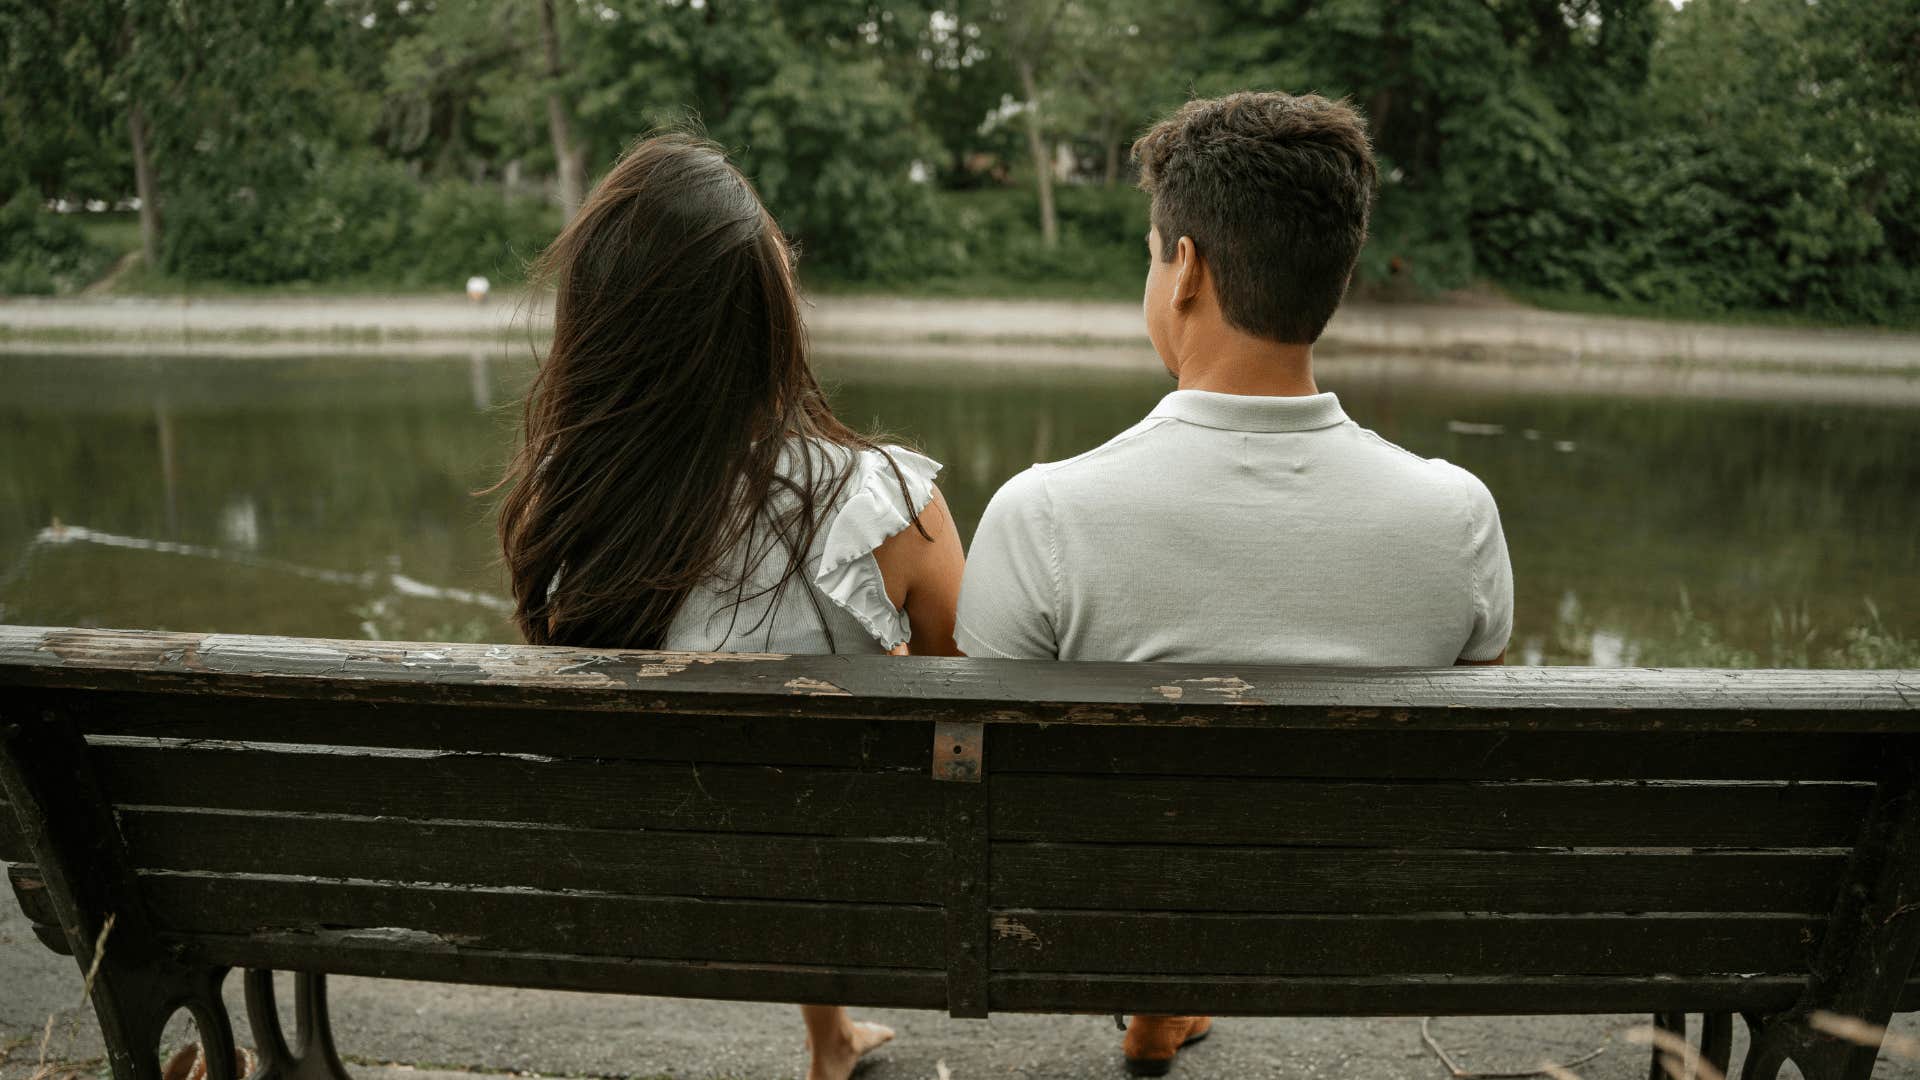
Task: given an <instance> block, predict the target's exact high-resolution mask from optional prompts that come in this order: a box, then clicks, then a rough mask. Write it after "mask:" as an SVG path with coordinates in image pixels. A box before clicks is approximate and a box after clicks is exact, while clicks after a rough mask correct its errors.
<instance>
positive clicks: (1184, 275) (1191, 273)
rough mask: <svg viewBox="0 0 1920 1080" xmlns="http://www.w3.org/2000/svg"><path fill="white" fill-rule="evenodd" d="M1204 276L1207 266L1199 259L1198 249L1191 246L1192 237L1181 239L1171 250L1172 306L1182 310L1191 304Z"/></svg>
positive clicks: (1197, 293)
mask: <svg viewBox="0 0 1920 1080" xmlns="http://www.w3.org/2000/svg"><path fill="white" fill-rule="evenodd" d="M1206 276H1207V264H1206V263H1205V262H1204V261H1202V260H1201V258H1200V249H1199V248H1197V247H1194V246H1193V237H1191V236H1183V237H1181V238H1180V240H1179V242H1178V243H1176V244H1175V245H1174V249H1173V306H1174V307H1177V308H1183V307H1186V306H1187V305H1188V304H1191V303H1193V301H1194V299H1195V298H1196V297H1198V296H1199V295H1200V285H1201V283H1202V282H1203V281H1205V280H1206Z"/></svg>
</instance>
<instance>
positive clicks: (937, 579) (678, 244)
mask: <svg viewBox="0 0 1920 1080" xmlns="http://www.w3.org/2000/svg"><path fill="white" fill-rule="evenodd" d="M535 280H536V281H546V282H549V283H551V285H552V286H553V288H554V294H555V295H554V329H553V344H552V346H551V348H550V350H549V351H548V353H547V356H546V359H545V361H544V362H543V363H542V364H541V366H540V372H539V375H538V377H537V378H536V379H535V380H534V383H533V385H532V388H531V389H530V390H529V392H528V397H527V401H526V407H525V408H526V412H525V432H524V441H523V442H522V444H521V446H520V447H519V450H518V453H517V454H516V456H515V457H514V459H513V462H512V464H511V466H510V467H509V469H508V472H507V476H506V478H505V479H504V480H503V481H502V486H503V487H504V488H505V489H506V495H505V498H504V500H503V502H502V505H501V513H500V542H501V546H502V548H503V549H504V552H505V555H506V563H507V568H508V571H509V573H510V576H511V578H512V585H513V596H514V603H515V605H516V608H515V619H516V621H517V622H518V624H519V626H520V630H521V632H522V633H523V634H524V635H525V636H526V639H527V641H528V642H529V643H532V644H536V645H580V646H595V647H617V648H633V649H673V650H685V651H693V652H779V653H862V652H865V653H874V652H887V651H892V652H901V653H904V652H908V651H911V652H913V653H918V654H937V655H952V654H954V653H955V652H956V649H955V647H954V641H953V622H954V603H955V600H956V598H957V596H958V594H959V590H960V572H961V566H962V561H963V557H962V554H961V549H960V539H959V534H958V533H957V532H956V530H955V528H954V524H953V518H952V516H951V515H950V514H949V513H948V511H947V507H946V503H945V502H944V500H942V498H941V497H940V492H939V490H938V489H937V488H935V487H934V485H933V477H934V474H935V473H937V472H938V471H939V469H940V466H939V465H938V464H937V463H936V462H933V461H931V460H929V459H927V458H925V457H922V456H921V455H919V454H915V453H912V452H911V451H907V450H903V449H900V448H898V447H893V446H881V445H878V444H877V443H875V442H874V441H873V440H872V439H869V438H866V437H864V436H862V435H859V434H857V433H855V432H854V431H852V430H850V429H849V428H848V427H847V426H846V425H844V424H842V423H841V422H840V421H839V420H838V419H837V418H836V417H835V416H834V415H833V411H832V409H831V408H829V406H828V404H827V399H826V396H825V394H823V393H822V392H821V389H820V385H819V383H818V382H817V381H816V380H815V378H814V375H813V371H812V369H811V368H810V367H809V366H808V362H807V347H806V334H805V330H804V328H803V327H802V325H801V321H800V298H799V294H798V291H797V289H796V287H795V283H794V273H793V252H792V249H791V248H790V247H789V246H788V244H787V242H786V240H785V238H784V237H783V236H782V235H781V233H780V228H779V226H778V225H776V224H775V222H774V220H773V217H772V216H771V215H770V214H768V213H767V210H766V208H765V207H764V206H762V205H761V203H760V200H759V197H758V196H757V195H756V194H755V193H754V190H753V188H752V186H751V185H750V184H749V183H748V182H747V180H746V178H745V177H744V176H742V175H741V174H740V172H739V171H738V170H737V169H735V168H734V167H733V166H732V165H731V164H730V163H728V161H727V160H726V158H725V156H724V155H722V154H721V152H720V151H719V150H718V149H716V148H715V147H713V146H711V145H710V144H707V143H705V142H701V141H699V140H696V139H692V138H688V137H685V136H678V135H664V136H659V137H655V138H651V139H647V140H645V141H643V142H641V143H639V144H638V145H636V146H634V147H633V148H632V149H631V150H630V151H629V152H628V153H627V154H626V156H625V157H623V158H622V159H621V160H620V162H619V163H618V164H617V165H615V166H614V168H613V170H612V171H611V172H609V173H608V174H607V176H606V178H605V179H603V180H601V181H600V184H599V186H597V187H596V188H595V189H594V190H593V193H592V194H591V195H590V196H589V197H588V198H587V201H586V204H585V205H584V206H582V207H581V209H580V212H579V213H578V214H577V215H576V216H575V217H574V219H573V221H572V223H571V224H569V225H568V226H567V228H566V230H565V231H564V232H562V233H561V234H560V237H559V238H558V239H557V240H555V241H554V243H553V245H552V246H551V247H550V248H548V249H547V251H546V253H545V254H544V255H543V256H542V257H541V259H540V264H539V266H538V267H536V276H535ZM801 1011H802V1013H803V1015H804V1017H805V1019H806V1025H807V1034H808V1046H809V1048H810V1049H811V1051H812V1055H813V1059H812V1065H811V1067H810V1069H809V1070H808V1077H809V1080H844V1078H845V1077H847V1076H848V1075H850V1074H851V1073H852V1071H853V1068H854V1065H855V1064H856V1063H857V1062H858V1061H859V1059H860V1057H861V1055H863V1054H865V1053H866V1052H867V1051H869V1050H871V1049H873V1048H874V1047H876V1046H878V1045H880V1044H881V1043H884V1042H886V1041H887V1040H888V1039H891V1038H892V1037H893V1032H892V1031H890V1030H888V1029H887V1028H885V1027H882V1026H880V1025H878V1024H869V1023H855V1022H853V1020H852V1019H851V1018H849V1017H848V1015H847V1013H846V1010H845V1009H843V1008H840V1007H838V1006H822V1005H806V1006H802V1007H801Z"/></svg>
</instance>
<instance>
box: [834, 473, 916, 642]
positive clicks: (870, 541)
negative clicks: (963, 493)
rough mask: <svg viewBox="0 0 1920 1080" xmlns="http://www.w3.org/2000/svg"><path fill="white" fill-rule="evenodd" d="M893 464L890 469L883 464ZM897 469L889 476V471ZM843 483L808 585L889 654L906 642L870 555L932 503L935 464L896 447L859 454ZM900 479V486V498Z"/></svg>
mask: <svg viewBox="0 0 1920 1080" xmlns="http://www.w3.org/2000/svg"><path fill="white" fill-rule="evenodd" d="M889 457H891V458H892V459H893V465H889V464H888V463H887V459H888V458H889ZM894 465H897V466H899V469H900V471H899V474H898V476H896V475H895V473H894V469H893V466H894ZM853 468H854V474H853V476H851V477H850V478H849V479H848V480H847V486H846V497H845V498H844V499H843V500H842V501H841V503H840V507H839V509H838V510H837V511H835V513H834V516H833V520H832V521H831V522H829V523H828V524H827V527H826V529H825V534H826V540H825V542H824V543H823V544H822V545H821V548H820V562H819V563H818V564H817V565H816V566H815V568H814V571H813V584H814V586H815V587H816V588H818V589H819V590H820V592H821V593H822V594H823V595H825V596H826V598H827V599H828V600H831V601H832V602H833V603H834V604H835V605H836V606H837V607H839V608H840V609H841V610H843V611H845V612H847V613H848V614H849V615H852V616H853V617H854V619H855V620H856V621H858V622H859V623H860V625H861V626H863V627H865V628H866V630H867V632H868V633H869V634H872V635H873V639H874V640H875V641H878V642H879V643H880V645H881V647H882V648H886V649H892V648H895V647H896V646H898V645H900V644H901V643H902V642H904V641H906V640H907V638H908V636H909V631H908V627H907V616H906V613H905V612H903V611H901V610H900V609H899V608H896V607H894V606H893V601H892V600H891V599H890V598H889V597H888V596H887V588H886V583H885V582H884V581H883V580H882V579H881V577H880V564H879V562H878V561H876V560H875V559H874V557H873V552H874V549H876V548H878V547H879V546H880V545H881V544H883V543H885V542H886V541H887V540H888V539H889V538H891V537H893V536H896V535H898V534H900V533H902V532H905V531H906V530H908V529H910V528H912V527H913V515H916V514H919V513H920V512H921V511H923V510H925V509H926V507H927V503H928V502H929V501H931V500H932V499H933V478H934V477H935V476H936V475H938V474H939V472H940V463H939V462H937V461H935V460H933V459H932V458H929V457H926V456H924V455H922V454H916V453H914V452H913V451H911V450H903V449H901V448H900V447H897V446H887V447H882V448H880V449H878V450H862V451H860V453H859V455H858V456H857V457H856V459H855V461H854V465H853ZM901 479H905V480H906V492H905V494H904V496H903V495H902V493H901V490H900V481H901Z"/></svg>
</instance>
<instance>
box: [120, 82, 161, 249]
mask: <svg viewBox="0 0 1920 1080" xmlns="http://www.w3.org/2000/svg"><path fill="white" fill-rule="evenodd" d="M127 134H128V135H129V136H130V137H131V138H132V141H133V185H134V191H135V193H136V194H138V195H139V196H140V258H141V260H142V262H143V263H145V265H146V266H147V267H149V268H155V267H158V266H159V265H160V195H159V193H158V192H157V191H155V190H154V183H153V162H152V160H150V159H149V157H148V156H147V113H146V110H145V109H142V108H141V107H140V103H139V102H138V101H135V102H133V103H132V105H130V106H129V107H128V109H127Z"/></svg>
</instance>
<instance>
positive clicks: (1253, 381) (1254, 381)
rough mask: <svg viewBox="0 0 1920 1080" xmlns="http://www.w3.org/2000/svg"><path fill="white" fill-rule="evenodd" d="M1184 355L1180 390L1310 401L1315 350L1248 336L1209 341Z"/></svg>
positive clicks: (1217, 337)
mask: <svg viewBox="0 0 1920 1080" xmlns="http://www.w3.org/2000/svg"><path fill="white" fill-rule="evenodd" d="M1209 337H1210V338H1211V339H1212V340H1202V341H1195V342H1192V343H1191V345H1190V347H1189V348H1185V349H1182V350H1181V351H1182V352H1183V353H1184V354H1186V355H1184V356H1182V357H1181V359H1180V368H1179V370H1180V376H1179V382H1180V389H1182V390H1207V391H1211V392H1213V393H1216V394H1243V395H1247V396H1250V397H1306V396H1308V395H1311V394H1317V393H1319V392H1320V388H1319V387H1318V386H1315V385H1314V382H1313V346H1311V345H1283V344H1281V343H1280V342H1277V341H1267V340H1265V339H1263V338H1256V337H1252V336H1249V335H1246V334H1240V333H1233V332H1229V333H1226V334H1216V335H1209Z"/></svg>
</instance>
